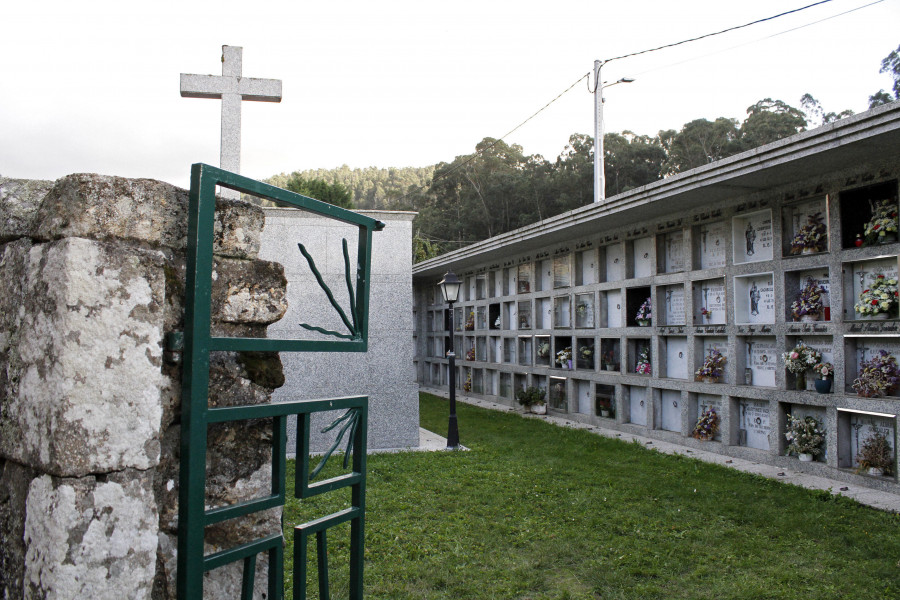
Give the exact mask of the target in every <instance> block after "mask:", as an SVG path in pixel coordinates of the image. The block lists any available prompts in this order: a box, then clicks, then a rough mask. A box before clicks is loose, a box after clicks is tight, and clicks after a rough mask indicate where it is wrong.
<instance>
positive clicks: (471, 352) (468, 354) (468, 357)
mask: <svg viewBox="0 0 900 600" xmlns="http://www.w3.org/2000/svg"><path fill="white" fill-rule="evenodd" d="M466 360H475V348H469V349H468V350H466Z"/></svg>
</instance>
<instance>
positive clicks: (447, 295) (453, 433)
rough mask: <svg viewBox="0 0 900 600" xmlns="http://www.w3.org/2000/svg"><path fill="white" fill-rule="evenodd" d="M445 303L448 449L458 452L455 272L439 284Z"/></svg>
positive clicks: (457, 296)
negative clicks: (448, 414) (454, 338)
mask: <svg viewBox="0 0 900 600" xmlns="http://www.w3.org/2000/svg"><path fill="white" fill-rule="evenodd" d="M438 286H439V287H440V288H441V295H442V296H443V297H444V302H446V303H447V304H449V305H450V308H449V309H448V310H449V311H450V348H449V349H448V350H447V358H449V359H450V424H449V426H448V429H447V448H448V449H450V450H456V449H457V448H459V429H458V428H457V425H456V354H454V352H453V303H454V302H456V301H457V300H458V299H459V288H460V287H462V282H461V281H460V280H459V277H457V276H456V274H455V273H454V272H453V271H447V273H446V274H444V278H443V279H442V280H441V281H440V282H439V283H438Z"/></svg>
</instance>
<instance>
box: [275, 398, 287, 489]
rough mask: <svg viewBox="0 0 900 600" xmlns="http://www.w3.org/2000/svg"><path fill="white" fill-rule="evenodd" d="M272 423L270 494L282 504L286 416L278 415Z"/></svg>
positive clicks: (285, 464) (284, 476) (284, 483)
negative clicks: (275, 496)
mask: <svg viewBox="0 0 900 600" xmlns="http://www.w3.org/2000/svg"><path fill="white" fill-rule="evenodd" d="M273 421H274V422H273V423H272V494H273V495H277V496H278V497H279V498H280V499H281V502H282V503H284V497H285V487H286V482H285V479H286V477H287V459H286V458H285V451H286V449H287V448H286V446H287V416H286V415H279V416H277V417H275V418H274V419H273Z"/></svg>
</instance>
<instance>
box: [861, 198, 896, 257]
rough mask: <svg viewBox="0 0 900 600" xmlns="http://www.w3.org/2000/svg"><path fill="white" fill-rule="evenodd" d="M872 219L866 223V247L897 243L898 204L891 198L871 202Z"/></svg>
mask: <svg viewBox="0 0 900 600" xmlns="http://www.w3.org/2000/svg"><path fill="white" fill-rule="evenodd" d="M869 206H870V207H871V209H872V218H871V219H869V222H868V223H866V228H865V231H864V233H865V237H866V245H867V246H869V245H873V244H888V243H891V242H896V241H897V203H896V202H894V201H893V200H892V199H890V198H885V199H883V200H875V201H872V200H869Z"/></svg>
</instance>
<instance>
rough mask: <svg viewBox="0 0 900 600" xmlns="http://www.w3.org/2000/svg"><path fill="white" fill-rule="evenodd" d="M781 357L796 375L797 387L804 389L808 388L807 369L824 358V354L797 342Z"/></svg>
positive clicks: (787, 367)
mask: <svg viewBox="0 0 900 600" xmlns="http://www.w3.org/2000/svg"><path fill="white" fill-rule="evenodd" d="M781 358H782V359H783V360H784V366H785V368H786V369H787V370H788V371H790V372H791V373H793V374H794V376H795V377H796V388H797V389H798V390H800V391H803V390H805V389H806V371H808V370H809V369H811V368H812V367H813V366H815V365H816V363H818V362H820V361H821V360H822V354H821V353H820V352H819V351H818V350H816V349H815V348H810V347H809V346H807V345H806V344H804V343H803V342H797V345H796V346H794V348H793V350H789V351H788V352H785V353H784V354H782V355H781Z"/></svg>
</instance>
